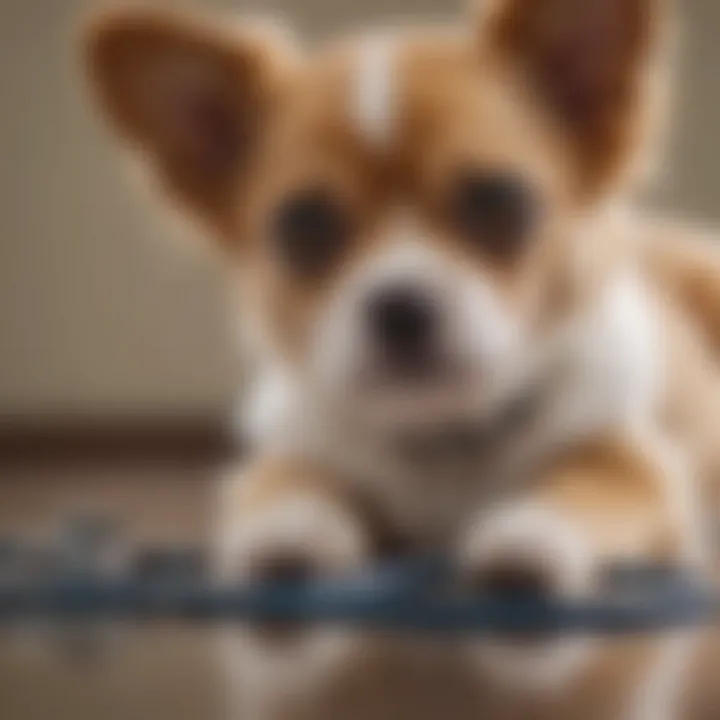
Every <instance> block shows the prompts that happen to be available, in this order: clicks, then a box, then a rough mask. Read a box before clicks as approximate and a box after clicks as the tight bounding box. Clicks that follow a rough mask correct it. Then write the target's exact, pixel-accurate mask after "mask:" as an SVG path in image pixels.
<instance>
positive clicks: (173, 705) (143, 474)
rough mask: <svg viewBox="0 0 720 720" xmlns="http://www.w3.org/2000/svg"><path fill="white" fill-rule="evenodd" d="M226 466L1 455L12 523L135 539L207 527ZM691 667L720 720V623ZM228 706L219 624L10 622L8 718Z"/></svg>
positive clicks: (708, 707)
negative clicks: (74, 520) (82, 526)
mask: <svg viewBox="0 0 720 720" xmlns="http://www.w3.org/2000/svg"><path fill="white" fill-rule="evenodd" d="M217 475H218V468H216V467H213V466H212V465H210V464H203V463H193V464H172V463H163V464H157V463H153V464H147V463H146V464H143V463H137V464H135V465H128V464H124V465H123V466H113V465H103V464H96V465H93V466H88V465H87V464H85V465H77V466H73V465H71V464H67V463H64V464H62V465H59V466H58V465H57V464H56V465H54V466H49V465H48V464H44V465H40V466H33V465H32V464H28V463H25V464H23V465H15V466H12V467H3V466H2V465H1V464H0V532H6V531H12V532H14V531H21V532H28V531H34V530H37V531H44V530H50V529H52V528H53V527H54V526H55V525H56V524H57V522H58V521H59V519H60V518H62V516H63V515H64V514H67V513H68V512H71V511H74V510H76V509H78V508H79V509H82V510H89V511H100V512H108V513H112V514H113V515H114V516H115V517H116V518H117V519H119V520H120V521H121V522H122V523H123V525H124V527H125V530H126V532H127V533H128V534H129V535H130V536H131V537H133V538H140V539H147V540H150V541H152V542H166V541H168V542H176V541H178V542H183V541H186V540H192V539H195V538H201V537H203V536H204V535H205V534H206V531H207V529H208V527H209V526H210V525H211V523H212V513H213V500H214V497H215V494H214V486H215V479H216V477H217ZM690 675H691V677H692V678H693V691H692V693H690V694H689V702H688V708H687V709H686V712H685V715H684V718H686V720H720V682H718V679H719V678H720V633H711V632H708V633H707V651H706V652H705V653H704V654H703V656H702V657H698V659H697V661H696V662H695V663H694V665H693V667H692V668H691V669H690ZM223 707H224V694H223V691H222V688H221V683H220V675H219V668H218V663H217V659H216V654H215V653H214V648H213V636H212V633H211V632H210V631H208V630H207V629H202V628H198V627H195V628H193V627H171V626H164V627H162V626H157V625H155V626H135V627H131V626H123V627H113V626H107V625H106V626H102V627H95V628H94V629H92V630H91V631H88V630H87V629H84V630H83V629H82V628H80V629H78V628H76V629H75V630H74V631H68V630H66V631H64V632H58V631H57V629H55V630H53V629H52V628H47V627H41V626H34V627H25V628H18V629H8V628H0V719H1V720H65V718H67V719H68V720H145V719H146V718H148V719H150V718H152V720H165V718H167V719H172V720H186V719H187V720H200V719H202V720H216V719H217V720H220V719H221V718H223V716H224V715H225V713H224V712H223ZM368 720H370V719H368ZM568 720H582V719H580V718H568ZM648 720H655V718H650V719H648ZM658 720H660V719H658Z"/></svg>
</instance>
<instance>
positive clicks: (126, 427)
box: [0, 416, 238, 464]
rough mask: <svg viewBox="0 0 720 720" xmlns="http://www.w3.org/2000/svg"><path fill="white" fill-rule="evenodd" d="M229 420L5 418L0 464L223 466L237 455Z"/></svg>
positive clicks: (1, 425) (0, 431)
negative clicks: (192, 464) (160, 463)
mask: <svg viewBox="0 0 720 720" xmlns="http://www.w3.org/2000/svg"><path fill="white" fill-rule="evenodd" d="M237 446H238V443H237V441H236V439H234V438H233V437H232V432H231V427H230V424H229V422H228V419H227V417H212V416H209V417H184V418H178V417H172V418H170V417H168V418H163V417H160V418H147V417H142V418H123V419H114V418H113V419H108V418H81V419H54V418H53V419H47V418H30V419H28V418H22V419H12V418H3V419H2V420H1V421H0V462H1V463H4V464H7V463H25V462H32V463H38V462H40V463H60V462H62V463H67V462H72V463H94V462H103V463H105V462H111V463H121V462H148V461H158V462H181V463H186V462H221V461H223V460H225V459H229V458H231V457H232V456H233V455H234V454H235V453H237V452H238V447H237Z"/></svg>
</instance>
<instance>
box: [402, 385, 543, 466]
mask: <svg viewBox="0 0 720 720" xmlns="http://www.w3.org/2000/svg"><path fill="white" fill-rule="evenodd" d="M544 400H545V388H543V387H539V386H533V387H530V388H527V389H526V390H525V391H524V392H522V393H521V394H519V395H518V396H516V397H514V398H512V399H511V400H509V401H508V402H507V403H506V404H504V405H502V406H501V407H499V408H497V409H496V411H495V412H493V413H492V414H491V415H490V416H486V417H480V418H477V417H476V418H472V417H465V418H460V419H455V420H444V421H438V422H431V423H428V424H427V425H426V426H423V427H419V428H413V429H411V430H405V431H403V432H399V433H397V435H396V436H395V437H394V438H393V443H394V445H395V448H396V451H397V452H398V453H399V454H400V455H402V456H403V457H405V458H406V459H407V460H412V461H415V462H419V463H433V464H436V463H437V462H439V461H443V460H450V459H451V460H452V461H453V462H454V463H457V462H462V461H465V460H477V459H478V458H482V457H488V456H490V455H491V454H492V453H494V452H496V451H497V450H498V448H500V447H503V448H506V447H507V446H508V445H509V444H510V443H512V441H513V439H514V438H517V437H519V436H521V435H523V434H524V433H525V432H527V431H528V430H529V428H531V427H532V426H533V424H534V423H535V421H536V420H537V418H538V417H539V415H540V412H541V410H542V407H543V405H544Z"/></svg>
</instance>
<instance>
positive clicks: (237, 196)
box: [83, 7, 294, 238]
mask: <svg viewBox="0 0 720 720" xmlns="http://www.w3.org/2000/svg"><path fill="white" fill-rule="evenodd" d="M267 30H268V28H263V29H260V26H258V27H255V26H253V28H252V29H251V28H250V27H246V28H243V27H242V26H241V27H239V28H237V27H235V28H232V27H231V28H229V27H228V24H227V23H225V24H222V23H215V24H213V23H211V22H205V21H202V20H200V19H199V18H193V17H190V16H187V15H181V14H178V13H176V12H173V11H170V10H167V9H164V10H162V9H157V8H155V9H148V8H147V7H146V8H137V7H134V8H124V9H116V10H113V11H110V12H104V13H101V14H99V15H97V16H96V17H94V18H93V19H92V20H91V21H90V22H89V23H88V25H87V26H86V28H85V34H84V45H83V50H84V58H83V60H84V63H85V65H86V68H87V71H88V74H89V77H90V81H91V84H92V87H93V88H94V90H95V91H96V95H97V97H98V98H99V102H100V105H101V108H102V109H103V110H104V111H105V112H106V114H107V115H108V117H109V119H110V121H111V124H112V126H113V127H114V128H115V130H116V131H117V132H118V133H119V134H120V135H121V137H122V138H123V139H124V140H126V141H128V143H129V144H130V145H131V146H132V147H133V148H134V149H136V150H138V151H139V152H140V154H141V155H142V156H143V159H144V160H145V161H146V163H147V164H148V165H149V166H150V169H151V171H152V173H153V174H154V176H155V177H156V178H157V179H158V180H159V182H160V184H161V186H162V188H163V189H164V190H165V191H166V192H168V193H169V194H170V195H171V196H172V198H173V199H174V200H175V201H177V202H179V203H181V204H182V205H183V206H185V207H188V208H189V209H190V210H191V211H192V212H193V213H194V214H195V215H196V216H198V217H199V218H200V219H202V220H203V221H204V222H205V223H207V224H209V225H210V226H211V227H212V229H213V230H214V231H216V232H217V233H218V234H219V235H220V236H224V237H226V238H227V237H228V234H229V230H228V228H229V227H230V226H229V223H231V222H232V218H233V216H234V214H235V212H236V210H237V207H238V204H239V203H240V202H241V201H242V189H243V183H244V182H246V173H247V172H248V169H249V165H250V163H251V162H252V159H253V153H254V151H255V149H256V148H257V146H258V144H259V142H260V140H261V136H260V133H261V132H262V128H263V127H264V125H265V124H266V123H267V120H268V118H269V116H270V113H271V112H272V108H273V104H274V102H275V101H276V98H277V96H278V93H279V91H280V88H281V87H282V85H283V83H284V81H285V80H286V78H287V77H288V76H289V74H290V72H291V68H292V67H293V65H294V53H293V51H292V49H291V48H292V45H291V43H285V42H283V41H282V40H281V38H280V34H279V33H270V32H267Z"/></svg>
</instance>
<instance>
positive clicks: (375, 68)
mask: <svg viewBox="0 0 720 720" xmlns="http://www.w3.org/2000/svg"><path fill="white" fill-rule="evenodd" d="M661 5H662V3H661V2H660V1H659V0H602V1H600V0H587V1H586V2H578V1H577V0H486V2H484V3H483V5H482V9H481V10H480V11H478V12H477V14H476V15H475V17H474V18H473V21H472V22H471V23H468V24H466V25H461V26H458V27H447V28H437V27H422V28H411V29H405V30H397V31H389V30H387V31H381V32H376V33H367V34H364V35H359V36H354V37H350V38H346V39H344V40H341V41H338V42H333V43H331V44H329V45H328V46H326V47H323V48H321V49H320V50H319V51H317V52H315V53H308V52H305V50H304V49H303V48H301V47H300V46H299V44H298V43H297V42H296V41H295V40H294V39H292V38H291V37H290V36H289V35H288V34H287V33H285V32H283V31H280V30H279V29H278V28H277V27H274V26H269V25H265V24H263V23H251V22H247V23H244V24H240V25H236V24H234V23H226V24H223V23H214V22H211V21H205V20H201V19H198V18H189V17H186V16H184V15H181V14H178V13H175V12H172V11H169V10H167V9H138V8H132V9H120V10H118V11H114V12H109V13H105V14H103V15H102V16H101V17H100V18H99V19H95V20H94V21H93V23H91V27H90V29H89V31H88V34H87V44H86V62H87V65H88V68H89V70H90V74H91V80H92V83H93V86H94V88H95V89H96V91H97V93H98V95H99V98H100V104H101V106H102V107H103V108H104V109H105V110H106V111H107V115H108V117H109V118H110V120H111V122H112V124H113V126H114V127H115V129H116V130H117V131H118V132H119V134H120V135H121V136H122V137H123V138H124V139H125V140H126V141H128V142H129V144H130V145H131V146H132V148H133V149H134V150H136V151H138V152H139V154H140V155H141V157H142V158H143V159H144V161H145V162H146V164H147V165H148V166H149V168H150V169H151V171H152V173H153V175H154V177H155V178H156V179H157V181H158V182H159V184H160V186H161V187H162V189H163V191H164V192H165V193H166V194H167V195H169V196H170V197H171V198H172V200H173V201H174V202H175V204H176V206H179V207H182V208H184V209H185V210H186V211H187V212H188V213H189V215H191V216H192V217H193V219H195V220H197V221H200V222H201V223H202V224H203V226H204V229H205V230H206V231H207V234H208V235H210V236H212V237H214V238H215V240H216V245H217V247H218V248H220V250H221V251H222V252H223V253H224V254H225V255H226V257H227V258H228V262H229V263H231V265H232V268H233V270H234V271H235V272H236V274H237V277H238V293H239V296H240V299H241V308H242V312H241V316H242V320H243V328H242V331H243V340H244V342H245V343H246V344H247V345H248V346H249V347H252V348H253V350H254V352H255V353H256V355H257V358H258V360H259V366H260V371H261V377H260V378H259V380H258V382H257V383H256V386H255V389H256V397H254V398H253V400H252V402H251V403H250V412H249V417H248V427H249V430H250V431H251V432H252V434H253V437H254V439H255V440H256V442H257V444H258V447H259V452H258V457H257V458H256V459H255V460H254V461H253V462H252V463H251V464H250V465H249V466H248V467H246V468H245V469H244V470H243V471H242V472H241V473H238V474H237V475H235V476H233V477H232V478H231V481H230V482H229V483H228V486H227V487H226V488H225V492H224V494H223V502H222V513H223V517H222V520H221V523H220V524H221V529H222V531H221V535H222V539H221V551H220V566H221V572H223V573H225V574H228V575H231V576H232V577H237V576H242V577H248V576H251V577H254V576H263V575H273V574H278V573H281V574H283V573H288V572H290V573H297V572H308V571H309V572H313V573H335V572H343V571H347V570H349V569H352V568H355V567H358V566H360V565H362V564H363V563H365V562H366V561H367V560H368V558H369V557H372V556H374V555H375V554H377V553H380V552H384V551H388V550H397V549H405V548H412V549H416V550H417V549H425V548H432V549H435V550H437V549H443V550H446V551H448V552H452V553H455V555H456V557H457V558H458V564H459V567H460V568H461V570H462V571H463V572H464V573H465V576H466V577H467V578H468V580H469V582H472V583H474V584H476V585H477V586H481V587H484V588H490V589H498V588H499V589H507V588H508V587H511V588H512V587H522V588H525V589H527V588H531V589H533V590H541V591H543V592H547V593H550V594H553V595H555V594H558V595H562V596H564V597H565V596H569V595H570V596H578V595H585V594H588V593H591V592H597V591H600V590H601V588H602V580H603V569H604V568H605V565H606V563H607V561H608V560H629V559H638V558H643V559H650V560H660V559H672V560H681V561H687V562H693V563H694V562H698V561H701V560H702V556H703V539H702V537H701V532H700V529H701V528H702V525H703V521H702V518H701V517H700V516H699V513H698V508H699V507H700V503H699V496H698V494H699V490H698V488H700V483H698V482H696V478H701V479H702V478H706V477H709V476H710V472H711V468H713V467H714V466H715V465H714V463H715V462H716V458H715V457H713V448H712V445H713V443H711V442H710V438H711V430H710V428H711V416H712V413H713V412H714V410H716V409H718V408H720V405H718V402H717V401H716V400H715V397H716V393H715V390H714V388H715V387H716V386H717V370H716V368H715V360H716V358H715V357H714V352H713V351H714V348H713V346H712V341H713V340H714V339H715V336H716V335H717V334H718V332H717V330H718V329H720V292H718V290H715V289H710V288H714V287H715V286H714V285H713V283H712V282H710V279H709V278H710V274H711V267H712V268H717V267H720V261H718V258H716V257H715V256H714V253H713V252H712V251H711V250H710V249H708V248H705V247H699V246H698V248H699V249H698V250H697V252H695V250H694V249H693V251H689V250H686V249H684V248H683V246H682V244H681V242H678V241H679V240H681V239H682V238H683V237H684V236H685V234H686V232H685V230H684V229H681V230H680V231H679V232H673V231H672V230H669V229H666V226H665V225H655V224H653V223H651V222H649V221H647V220H646V218H643V217H639V216H636V215H635V214H634V213H633V211H632V209H631V207H630V206H629V204H628V202H627V199H628V197H629V193H630V191H631V190H632V189H633V188H634V187H635V186H636V184H637V183H638V182H639V181H640V179H641V177H642V174H643V171H644V169H645V166H646V163H645V159H646V156H647V148H648V146H650V145H652V143H651V142H650V140H652V138H653V136H654V135H655V125H656V122H655V121H656V119H657V117H656V116H657V115H658V114H659V113H660V114H661V111H662V108H663V105H664V95H665V89H666V83H665V81H664V78H665V66H666V64H667V63H666V55H667V45H668V44H669V29H668V26H669V19H668V17H667V13H666V12H664V11H663V9H662V8H661V7H660V6H661ZM656 238H662V241H661V240H659V239H657V240H656ZM708 258H711V259H712V263H711V264H707V261H708ZM695 277H702V278H703V280H704V282H703V287H704V288H708V289H707V290H706V291H705V292H702V293H698V292H697V291H696V290H694V289H693V288H694V287H695V286H694V285H693V284H692V283H691V282H690V281H691V279H692V278H695ZM332 639H337V638H336V637H335V636H334V635H333V638H331V640H332ZM345 639H347V638H345ZM314 640H317V642H316V643H315V647H316V649H318V648H319V647H320V646H323V647H326V646H327V647H330V646H332V647H333V648H335V650H337V649H338V648H339V647H342V648H343V649H342V652H341V654H346V651H347V644H346V643H342V642H341V643H339V644H338V643H335V642H334V641H333V642H329V643H324V641H322V640H323V639H322V638H319V637H315V638H314ZM353 642H355V645H356V646H357V644H358V639H357V638H354V639H353ZM359 644H360V645H363V643H362V642H360V643H359ZM381 644H382V643H381ZM471 645H472V647H470V648H469V651H468V654H469V656H470V657H471V658H472V660H473V663H472V664H473V666H474V667H477V668H480V674H481V675H483V676H484V674H485V671H486V670H487V675H488V677H492V678H493V682H492V683H490V685H492V686H493V687H494V685H497V679H498V678H499V677H500V676H507V677H510V678H512V679H514V680H516V681H518V680H519V681H520V682H521V683H522V687H523V688H526V689H528V693H529V695H532V696H533V697H536V693H531V692H530V689H534V690H537V689H539V688H542V689H544V690H547V689H548V688H550V687H551V688H553V689H554V690H557V692H561V691H562V693H565V695H566V696H567V698H569V699H568V700H567V703H568V704H567V705H566V706H564V707H566V709H565V710H564V711H562V712H565V713H567V714H559V713H561V711H560V710H559V709H558V708H559V706H558V705H557V703H558V702H560V701H559V700H558V697H559V695H558V694H557V693H556V694H554V695H553V697H554V698H555V699H554V701H553V703H551V707H550V706H549V710H548V712H549V713H550V715H549V716H551V717H573V718H574V717H581V716H582V717H588V718H589V717H598V718H613V719H614V718H615V717H619V712H620V710H619V708H620V707H621V705H620V704H618V703H621V704H622V707H627V708H631V707H634V708H636V709H637V708H640V709H639V710H637V713H640V714H644V717H648V718H652V720H655V719H656V718H658V717H659V715H658V714H657V707H659V705H658V706H657V707H656V706H653V705H650V704H648V703H650V700H648V698H651V700H652V702H655V703H662V702H664V696H663V695H662V693H660V692H659V691H658V688H660V689H661V690H662V691H663V692H664V693H667V694H669V693H670V690H671V686H672V685H673V683H670V682H668V681H666V678H665V675H668V676H669V675H670V674H672V673H670V670H668V667H670V666H671V665H672V664H673V663H676V662H677V658H678V657H679V651H678V650H677V647H678V645H677V643H674V644H673V647H672V648H671V650H672V652H661V650H662V649H661V650H658V649H657V648H654V649H653V651H652V652H649V651H648V650H647V648H645V647H644V646H643V647H642V648H641V649H640V650H638V648H637V647H635V646H633V648H632V649H630V650H627V652H624V653H622V652H620V650H618V648H613V649H611V650H608V649H607V648H605V649H604V650H598V651H597V652H596V653H592V654H589V653H588V652H587V650H588V646H587V645H586V644H584V643H582V644H576V643H573V644H572V645H568V644H560V643H550V642H544V641H543V642H540V641H537V642H533V643H529V642H525V643H520V644H515V645H512V644H509V643H503V644H499V645H496V644H493V643H484V644H483V646H482V647H478V646H477V644H475V643H471ZM335 650H333V652H331V653H330V654H329V655H328V657H332V658H333V660H332V662H331V663H330V664H325V665H324V666H323V667H324V669H325V671H327V670H328V668H329V667H333V669H334V670H336V669H337V667H338V663H337V658H338V657H339V655H338V654H337V652H335ZM374 650H377V648H375V649H374ZM374 650H368V648H367V646H366V645H365V646H364V649H363V651H362V652H361V653H360V655H361V656H363V657H364V661H363V662H365V666H366V667H367V663H368V657H370V656H371V655H373V652H374ZM386 651H387V648H385V647H383V648H382V652H380V655H383V657H385V658H387V657H388V654H387V652H390V651H387V652H386ZM464 651H465V648H463V653H462V654H463V657H464V656H465V653H464ZM283 652H287V649H285V650H284V651H283ZM362 653H370V654H369V655H367V654H366V655H362ZM320 654H323V653H320ZM400 654H401V655H402V656H403V659H402V662H401V663H400V665H403V664H405V665H407V664H408V663H409V662H410V660H409V659H408V657H407V656H406V655H403V654H402V653H400ZM410 655H411V656H412V655H414V652H411V653H410ZM608 658H610V659H608ZM668 658H669V660H668ZM414 659H417V658H414ZM239 662H240V661H238V663H239ZM297 664H298V663H297V662H295V663H294V665H295V666H296V667H297ZM300 664H301V665H303V670H308V673H303V682H304V683H306V684H307V683H308V682H309V679H308V676H309V674H311V673H310V671H309V664H307V665H305V664H303V663H302V662H301V663H300ZM649 669H650V670H652V672H650V671H649ZM369 674H372V673H369ZM435 675H436V673H435V671H434V670H433V672H432V673H431V677H435ZM263 677H264V678H265V680H269V682H270V686H269V687H268V692H267V693H266V695H270V696H272V697H271V700H272V701H278V704H280V705H282V702H285V701H286V700H287V697H285V696H286V695H287V693H281V692H280V691H279V689H278V688H277V676H275V675H273V674H272V673H270V674H269V675H268V674H265V675H263ZM641 678H644V681H643V682H640V680H641ZM658 678H662V681H661V680H659V679H658ZM571 679H572V680H573V682H570V680H571ZM253 682H254V683H256V685H258V686H259V685H261V684H262V683H261V681H260V680H258V678H257V677H256V678H255V679H254V680H253ZM301 684H302V683H301ZM351 684H352V683H351ZM431 684H432V683H431ZM486 684H487V683H486ZM500 684H502V683H500ZM471 685H472V686H473V689H472V691H471V692H470V695H471V696H472V697H473V699H472V700H468V701H467V703H465V707H467V708H473V710H469V712H470V714H471V715H472V716H475V714H476V713H477V712H478V708H483V712H484V713H485V715H486V716H487V717H491V718H496V717H497V718H501V717H512V716H513V713H518V712H520V710H519V709H518V705H517V703H518V702H519V700H518V698H517V697H516V695H515V694H514V693H512V694H511V695H506V696H504V697H503V699H502V702H500V701H498V709H497V711H495V710H492V711H489V710H488V709H487V708H488V707H490V704H489V702H490V701H489V699H488V698H489V697H490V696H491V695H492V694H493V692H495V690H494V689H493V687H490V685H488V687H485V685H483V684H482V683H481V681H480V680H477V679H476V678H475V679H474V680H473V683H471ZM481 686H482V687H483V692H479V690H478V688H479V687H481ZM598 687H601V688H603V690H600V691H598V690H597V689H596V688H598ZM637 687H642V692H641V693H634V692H633V688H637ZM393 688H394V690H392V691H387V690H386V691H385V692H384V693H378V692H375V694H374V698H375V703H374V705H373V704H370V705H368V704H365V705H363V703H366V701H368V693H367V692H365V691H362V692H361V693H360V695H361V696H362V702H361V703H357V702H354V701H348V700H347V699H346V700H344V701H339V700H337V695H336V694H335V695H333V697H335V699H336V702H338V703H339V706H338V705H335V706H333V709H332V710H328V711H327V716H328V717H333V718H335V717H338V718H340V717H342V718H345V717H368V716H369V715H372V716H373V717H378V716H379V715H378V714H377V713H379V712H389V710H387V708H388V707H390V705H389V704H388V698H389V697H390V696H391V695H397V694H401V693H400V691H398V690H397V686H393ZM593 688H595V689H594V690H593ZM608 688H612V690H611V689H608ZM649 688H651V689H649ZM416 689H417V688H416ZM295 690H297V688H295ZM354 691H355V692H356V693H357V692H359V691H358V690H357V688H355V689H354ZM298 692H299V691H298ZM372 692H373V691H371V692H370V694H372ZM351 694H352V693H351ZM411 694H415V691H413V693H411ZM417 694H418V695H421V696H422V695H423V693H422V692H420V690H417ZM521 694H522V695H523V697H524V694H523V693H521ZM248 695H252V693H246V697H245V698H244V699H245V701H246V702H247V701H248V700H247V696H248ZM280 696H283V698H282V702H281V701H280V699H279V698H280ZM476 696H477V697H476ZM631 696H632V697H631ZM636 696H637V697H639V699H637V697H636ZM290 697H291V700H290V702H291V704H292V710H290V711H288V710H287V708H285V707H283V709H282V710H277V711H276V710H270V709H268V706H266V705H264V704H263V703H260V704H259V705H258V706H257V707H256V708H255V709H254V710H253V711H252V713H255V715H252V714H251V711H246V715H245V717H248V716H250V717H253V718H254V717H255V716H257V717H260V718H266V717H288V716H289V717H292V718H296V717H305V715H303V714H302V711H301V709H300V707H299V703H298V696H297V694H292V693H290ZM378 697H382V698H383V700H382V701H378V700H377V698H378ZM661 697H663V699H662V700H661ZM478 698H479V699H478ZM618 698H622V701H621V700H619V699H618ZM633 698H634V701H633ZM316 700H317V699H316V698H315V699H314V701H313V702H316ZM396 700H397V698H395V699H394V700H393V703H395V701H396ZM368 702H369V701H368ZM531 702H534V701H531ZM633 702H634V704H633ZM428 703H429V701H428ZM270 705H273V703H272V702H271V703H270ZM420 706H421V707H420V709H418V708H417V707H416V708H415V709H413V710H412V711H409V710H403V711H400V710H398V709H397V705H395V704H393V705H392V707H393V711H392V713H391V716H393V717H399V716H405V715H408V716H409V715H412V716H413V717H414V718H416V717H422V716H423V715H422V713H426V715H425V716H426V717H433V716H435V717H436V716H437V713H436V714H435V715H433V714H432V712H431V711H430V710H428V707H430V706H431V703H430V704H427V705H423V703H420ZM368 707H373V708H374V709H373V710H372V711H370V710H368ZM492 707H495V705H492ZM668 707H670V706H669V705H668ZM258 708H260V709H258ZM360 708H362V709H360ZM378 708H386V709H385V710H378ZM508 708H510V709H508ZM567 708H573V709H567ZM534 711H535V712H540V710H538V709H537V708H535V710H534ZM308 712H309V714H310V716H311V717H326V715H325V714H322V712H323V711H320V710H318V708H317V704H315V706H314V710H312V711H308ZM490 712H492V714H489V713H490ZM623 712H625V710H623ZM627 712H635V710H632V711H631V710H627ZM283 713H285V714H283ZM353 713H355V714H353ZM403 713H404V714H403ZM427 713H429V714H427ZM653 713H656V714H653ZM515 716H518V717H523V715H522V714H520V715H515ZM534 716H535V715H534ZM454 717H459V715H455V716H454Z"/></svg>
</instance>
